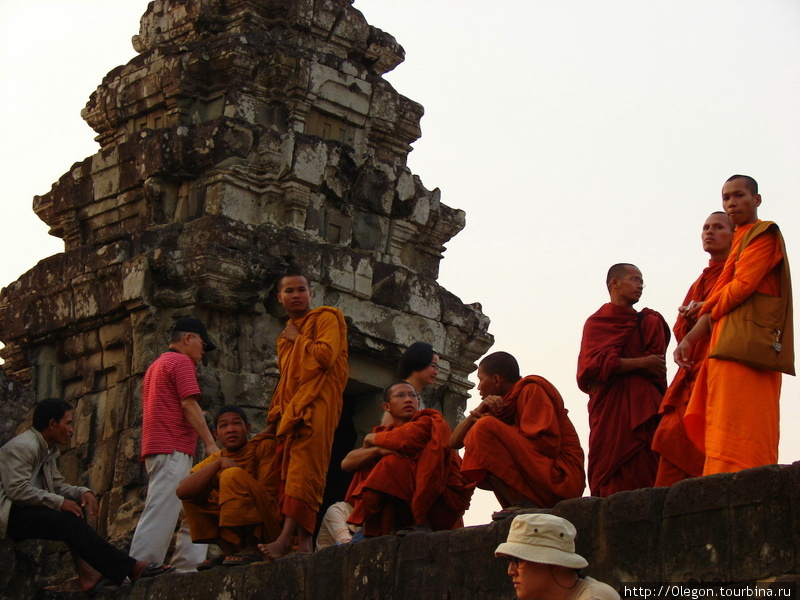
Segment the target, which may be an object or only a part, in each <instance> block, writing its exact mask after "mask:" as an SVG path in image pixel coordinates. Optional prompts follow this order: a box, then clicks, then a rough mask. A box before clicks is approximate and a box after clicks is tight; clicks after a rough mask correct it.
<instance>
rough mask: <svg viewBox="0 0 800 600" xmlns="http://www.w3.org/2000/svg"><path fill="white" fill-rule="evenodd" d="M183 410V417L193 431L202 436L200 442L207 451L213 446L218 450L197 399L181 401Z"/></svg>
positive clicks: (190, 398)
mask: <svg viewBox="0 0 800 600" xmlns="http://www.w3.org/2000/svg"><path fill="white" fill-rule="evenodd" d="M181 408H182V409H183V415H184V416H185V417H186V420H187V421H188V422H189V425H191V427H192V429H194V430H195V431H196V432H197V435H198V436H200V440H201V441H202V442H203V444H204V445H205V447H206V449H209V448H210V447H212V446H213V447H215V448H216V443H215V442H214V436H212V435H211V432H210V431H209V430H208V425H206V420H205V417H203V411H202V409H201V408H200V405H199V404H198V403H197V399H196V398H195V397H194V396H192V397H189V398H184V399H183V400H181Z"/></svg>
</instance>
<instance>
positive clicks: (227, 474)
mask: <svg viewBox="0 0 800 600" xmlns="http://www.w3.org/2000/svg"><path fill="white" fill-rule="evenodd" d="M249 433H250V423H249V422H248V420H247V415H246V414H245V412H244V411H243V410H242V409H241V408H239V407H238V406H233V405H228V406H223V407H222V408H221V409H220V410H219V412H218V413H217V417H216V420H215V426H214V435H215V436H216V438H217V440H219V442H220V444H222V450H220V451H219V452H216V453H214V454H212V455H211V456H209V457H208V458H206V459H205V460H204V461H202V462H201V463H199V464H198V465H196V466H195V467H194V468H193V469H192V473H191V474H190V475H189V476H188V477H186V479H184V480H183V481H182V482H181V483H180V485H179V486H178V489H177V492H176V493H177V494H178V497H179V498H180V499H181V500H183V510H184V512H185V513H186V520H187V521H188V523H189V529H190V531H191V534H192V541H194V542H196V543H213V544H217V545H218V546H219V547H220V548H221V549H222V551H223V553H224V554H225V556H223V557H222V558H221V559H216V560H214V559H212V560H207V561H206V562H204V563H201V564H200V565H198V570H203V569H207V568H211V567H213V566H215V565H217V564H223V565H227V566H232V565H243V564H248V563H251V562H260V561H261V560H262V558H261V554H260V553H259V551H258V543H259V542H271V541H272V540H274V539H275V538H277V537H278V534H279V533H280V526H279V525H278V507H277V504H276V502H275V497H276V494H277V491H278V485H277V478H276V477H275V475H274V473H275V469H274V461H275V436H274V434H270V433H265V432H262V433H260V434H258V435H257V436H256V437H254V438H253V439H252V440H250V441H248V440H247V438H248V435H249Z"/></svg>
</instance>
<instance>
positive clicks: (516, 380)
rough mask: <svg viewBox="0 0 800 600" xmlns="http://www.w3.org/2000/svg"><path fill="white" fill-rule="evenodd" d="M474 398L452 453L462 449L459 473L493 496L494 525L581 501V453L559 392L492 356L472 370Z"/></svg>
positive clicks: (507, 358)
mask: <svg viewBox="0 0 800 600" xmlns="http://www.w3.org/2000/svg"><path fill="white" fill-rule="evenodd" d="M478 392H479V393H480V395H481V398H482V401H481V403H480V404H479V405H478V407H477V408H476V409H475V410H473V411H471V412H470V413H469V415H468V416H467V417H466V418H465V419H464V420H463V421H461V423H459V425H458V427H456V429H455V431H453V435H451V436H450V445H451V446H452V447H453V448H463V447H465V446H466V451H465V452H464V464H463V466H462V467H461V472H462V473H463V474H464V476H465V477H466V478H467V479H469V480H471V481H475V482H477V484H478V487H481V488H483V489H489V490H492V491H493V492H494V493H495V496H497V499H498V500H499V501H500V505H501V506H502V507H503V510H501V511H500V512H499V513H495V515H496V516H495V517H494V518H495V519H498V518H504V517H506V516H511V515H512V514H513V513H514V512H516V511H518V510H520V509H523V508H534V507H541V508H552V507H553V506H555V505H556V504H557V503H558V502H560V501H561V500H566V499H567V498H577V497H579V496H580V495H581V494H582V493H583V488H584V487H585V486H586V475H585V473H584V471H583V449H582V448H581V443H580V440H579V439H578V434H577V433H575V427H573V425H572V422H571V421H570V420H569V416H567V409H566V408H564V400H562V398H561V394H559V393H558V390H556V388H555V387H553V385H552V384H551V383H550V382H549V381H547V380H546V379H545V378H543V377H539V376H538V375H529V376H528V377H525V378H524V379H523V378H521V377H520V374H519V364H518V363H517V359H515V358H514V357H513V356H512V355H510V354H509V353H508V352H495V353H493V354H490V355H489V356H487V357H486V358H484V359H483V360H482V361H481V362H480V364H479V365H478Z"/></svg>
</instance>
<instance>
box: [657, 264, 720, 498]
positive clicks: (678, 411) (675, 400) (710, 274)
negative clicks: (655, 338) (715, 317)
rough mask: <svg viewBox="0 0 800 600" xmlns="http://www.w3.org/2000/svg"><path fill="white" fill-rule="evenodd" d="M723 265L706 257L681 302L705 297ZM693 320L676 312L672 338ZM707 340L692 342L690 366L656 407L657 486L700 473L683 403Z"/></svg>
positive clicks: (699, 456)
mask: <svg viewBox="0 0 800 600" xmlns="http://www.w3.org/2000/svg"><path fill="white" fill-rule="evenodd" d="M724 265H725V261H718V262H714V261H709V262H708V266H707V267H706V268H705V269H703V273H702V274H701V275H700V277H698V278H697V281H695V282H694V283H693V284H692V287H690V288H689V291H688V292H687V293H686V298H684V300H683V305H684V306H687V305H688V304H689V302H690V301H692V300H694V301H695V302H702V301H704V300H705V299H706V298H707V297H708V296H709V295H710V294H711V289H712V288H713V287H714V284H715V283H716V281H717V279H718V278H719V275H720V273H722V267H723V266H724ZM694 324H695V321H694V320H692V321H687V320H686V318H684V316H683V315H681V314H679V315H678V319H677V320H676V321H675V326H674V327H673V328H672V331H673V332H674V333H675V340H676V341H677V342H678V343H680V341H681V340H682V339H683V338H684V337H685V336H686V334H687V333H689V331H690V330H691V328H692V327H694ZM708 342H709V338H705V339H703V340H700V341H699V342H698V343H696V344H695V345H694V347H693V348H692V358H691V360H693V361H694V366H693V367H692V368H691V369H678V372H677V373H676V374H675V378H674V379H673V380H672V383H671V384H669V389H667V393H666V394H664V401H663V402H662V403H661V410H660V411H659V412H660V414H661V422H660V423H659V424H658V429H657V430H656V434H655V437H654V438H653V450H655V451H656V452H658V454H659V455H660V457H661V458H660V460H659V463H658V474H657V475H656V483H655V484H656V486H670V485H672V484H673V483H676V482H678V481H681V480H683V479H687V478H689V477H699V476H700V475H702V474H703V463H704V461H705V456H704V455H703V453H702V452H700V450H699V449H698V448H697V446H695V445H694V443H693V442H692V441H691V440H690V439H689V437H688V436H687V435H686V428H685V427H684V425H683V416H684V414H685V413H686V406H687V405H688V404H689V398H690V397H691V395H692V388H693V387H694V381H695V379H696V377H697V374H698V372H699V371H700V365H702V364H703V360H704V359H705V358H706V356H707V355H708Z"/></svg>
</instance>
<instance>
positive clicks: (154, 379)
mask: <svg viewBox="0 0 800 600" xmlns="http://www.w3.org/2000/svg"><path fill="white" fill-rule="evenodd" d="M216 348H217V347H216V345H215V344H214V342H212V341H211V338H210V337H208V331H207V330H206V326H205V325H204V324H203V322H202V321H201V320H200V319H195V318H194V317H183V318H181V319H178V320H177V321H175V324H174V325H173V326H172V330H171V331H170V338H169V348H168V349H167V351H166V352H164V353H163V354H162V355H161V356H159V357H158V358H157V359H156V360H155V361H154V362H153V364H151V365H150V366H149V367H148V369H147V372H146V373H145V375H144V381H143V383H142V450H141V460H142V462H143V463H144V464H145V468H146V469H147V476H148V485H147V498H146V499H145V502H144V510H143V511H142V516H141V517H140V518H139V523H138V524H137V525H136V531H135V532H134V534H133V541H132V542H131V556H133V557H135V558H138V559H139V560H146V561H148V562H151V561H152V562H156V563H162V562H164V558H165V556H166V554H167V550H168V549H169V544H170V541H171V540H172V533H173V532H174V531H175V524H176V523H177V522H178V518H179V516H180V513H181V501H180V499H179V498H178V496H177V495H176V494H175V490H176V489H177V487H178V484H179V483H180V482H181V480H183V479H184V478H185V477H186V476H187V475H189V470H190V469H191V468H192V462H193V459H194V453H195V448H196V447H197V438H198V437H199V438H200V439H201V440H202V442H203V445H204V446H205V449H206V455H211V454H213V453H214V452H216V451H217V444H216V442H215V441H214V436H212V435H211V431H209V429H208V425H207V424H206V420H205V417H204V416H203V411H202V410H201V408H200V405H199V404H198V403H197V400H198V399H199V398H200V386H199V385H198V383H197V365H199V364H200V362H201V361H202V360H203V354H204V353H205V352H210V351H211V350H215V349H216ZM207 551H208V547H207V546H206V545H205V544H192V539H191V537H190V535H189V528H188V527H187V525H186V523H185V521H184V522H182V523H181V529H180V531H179V532H178V539H177V541H176V543H175V552H174V553H173V556H172V561H173V562H172V564H173V566H174V567H175V568H176V569H177V571H178V572H187V571H195V570H196V565H197V564H198V563H201V562H203V561H204V560H205V558H206V554H207Z"/></svg>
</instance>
